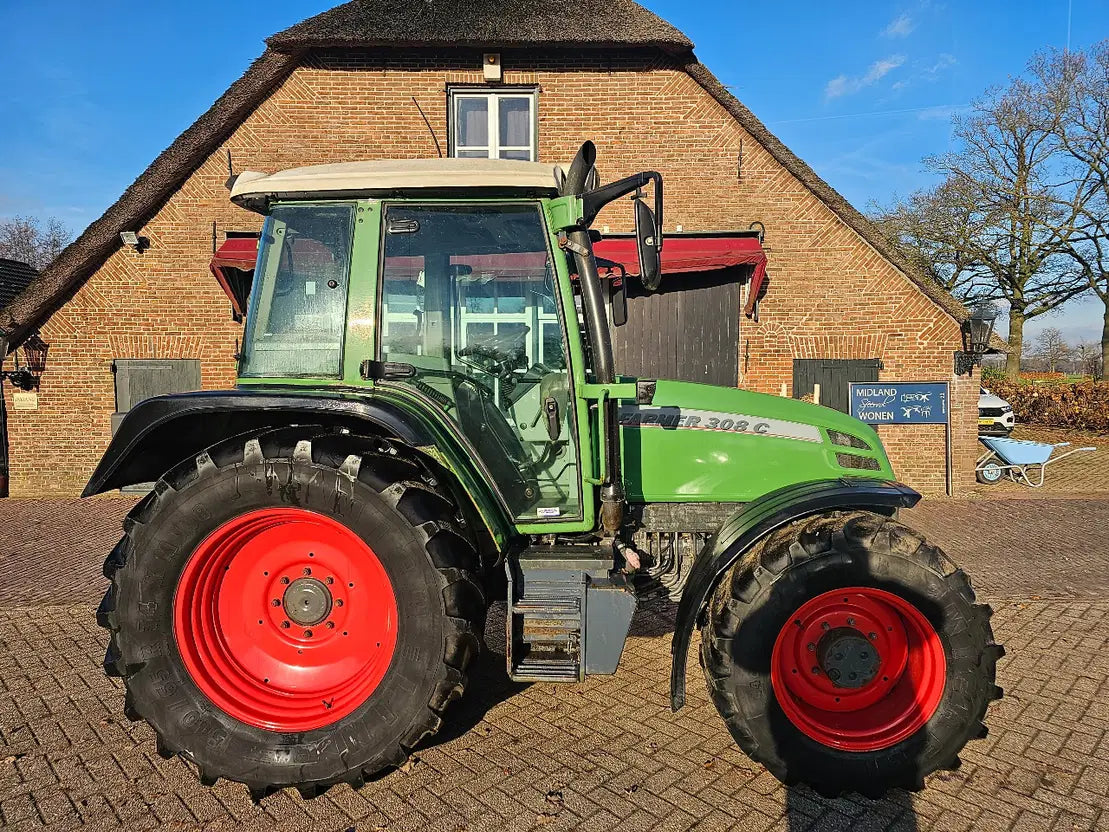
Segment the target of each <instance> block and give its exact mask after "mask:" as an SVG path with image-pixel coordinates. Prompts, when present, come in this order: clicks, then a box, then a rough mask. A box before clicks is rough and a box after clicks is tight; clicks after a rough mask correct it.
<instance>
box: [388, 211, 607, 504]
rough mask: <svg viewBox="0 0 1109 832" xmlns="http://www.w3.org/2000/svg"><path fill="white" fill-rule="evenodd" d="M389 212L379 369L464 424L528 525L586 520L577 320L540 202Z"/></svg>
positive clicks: (499, 485)
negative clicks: (570, 313) (575, 362)
mask: <svg viewBox="0 0 1109 832" xmlns="http://www.w3.org/2000/svg"><path fill="white" fill-rule="evenodd" d="M383 207H384V217H383V220H382V236H383V238H384V241H383V245H382V249H381V250H382V263H381V264H380V272H379V274H380V281H379V282H380V292H379V303H380V307H379V316H378V321H379V327H378V333H379V334H378V342H379V343H378V360H379V361H380V362H382V365H381V366H383V367H384V366H386V365H388V366H389V367H390V383H391V384H394V383H395V384H400V385H403V386H405V387H406V388H407V389H408V390H409V391H411V392H413V393H415V394H418V396H419V397H420V398H421V399H422V400H423V402H424V404H425V405H426V406H428V407H432V408H435V409H436V410H437V411H438V412H439V414H440V415H441V416H443V417H445V418H447V419H449V420H451V421H452V422H453V423H454V424H455V425H456V426H457V428H458V429H459V430H460V432H461V433H462V435H463V436H464V437H465V439H466V440H467V442H468V444H469V445H470V447H471V448H472V449H473V451H474V453H475V454H476V455H477V456H478V458H479V459H480V461H481V463H482V465H483V466H484V468H485V469H486V471H487V472H488V473H489V475H490V476H491V478H492V480H493V482H494V484H495V486H496V488H497V491H498V492H499V493H500V495H501V497H502V498H503V499H504V502H505V504H506V505H507V507H508V508H509V511H510V512H511V513H512V515H513V516H514V518H515V519H516V521H517V522H518V523H536V522H566V521H572V520H581V519H584V518H583V505H582V476H581V458H580V442H579V428H580V427H581V425H579V424H578V413H577V408H576V407H575V400H574V395H573V390H574V382H573V375H574V373H573V371H572V370H573V368H572V366H571V355H570V350H568V349H567V346H568V338H567V324H568V323H569V324H570V326H571V327H572V329H573V331H574V333H576V332H577V320H576V318H575V319H573V320H572V321H569V322H568V321H567V319H566V315H565V314H564V309H563V299H562V294H563V290H564V289H565V286H562V285H560V281H559V279H558V265H557V264H556V261H555V259H554V258H555V256H556V255H555V254H554V251H553V250H552V247H551V244H550V236H549V234H548V232H547V228H546V223H545V221H544V217H543V214H542V212H541V210H540V207H539V204H538V203H535V202H505V203H428V204H414V203H386V204H385V205H384V206H383ZM563 272H565V266H564V263H563ZM562 283H565V279H564V280H563V281H562ZM571 308H572V307H571ZM575 337H576V335H575ZM582 424H584V422H583V423H582ZM589 502H590V503H591V502H592V501H591V500H590V501H589Z"/></svg>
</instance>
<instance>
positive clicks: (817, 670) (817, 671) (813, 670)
mask: <svg viewBox="0 0 1109 832" xmlns="http://www.w3.org/2000/svg"><path fill="white" fill-rule="evenodd" d="M812 672H813V673H819V672H820V668H819V667H817V666H816V665H815V664H814V665H813V668H812Z"/></svg>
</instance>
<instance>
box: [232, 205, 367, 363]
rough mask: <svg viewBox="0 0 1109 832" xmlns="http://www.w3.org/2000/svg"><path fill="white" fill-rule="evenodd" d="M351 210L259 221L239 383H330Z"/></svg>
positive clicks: (304, 208)
mask: <svg viewBox="0 0 1109 832" xmlns="http://www.w3.org/2000/svg"><path fill="white" fill-rule="evenodd" d="M353 218H354V206H352V205H327V206H324V205H295V206H294V205H278V206H277V207H275V208H274V209H273V211H272V213H271V215H270V217H269V219H268V220H266V225H265V228H264V229H263V232H262V239H261V241H260V245H261V246H262V257H261V262H260V264H259V268H258V271H257V274H256V276H255V279H254V282H255V292H254V297H253V298H251V308H250V311H251V314H250V318H249V321H248V326H247V332H246V333H245V335H244V338H243V371H242V374H243V375H244V376H255V377H259V376H261V377H285V376H317V377H332V378H334V377H338V376H339V374H340V369H341V368H340V355H341V353H342V346H343V328H344V326H345V324H346V299H347V276H348V274H349V271H350V248H351V234H352V227H353V226H352V223H353Z"/></svg>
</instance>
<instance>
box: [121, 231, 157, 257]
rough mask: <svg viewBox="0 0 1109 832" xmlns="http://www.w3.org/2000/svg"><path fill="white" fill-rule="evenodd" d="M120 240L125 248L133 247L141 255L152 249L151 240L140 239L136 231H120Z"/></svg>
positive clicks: (146, 238)
mask: <svg viewBox="0 0 1109 832" xmlns="http://www.w3.org/2000/svg"><path fill="white" fill-rule="evenodd" d="M119 239H120V240H121V241H122V242H123V244H124V245H125V246H131V248H133V249H134V250H135V251H137V252H138V253H139V254H142V253H143V252H144V251H146V250H147V249H148V248H150V238H149V237H140V236H139V235H138V234H136V233H135V232H134V231H120V232H119Z"/></svg>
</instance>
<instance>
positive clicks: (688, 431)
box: [619, 381, 894, 502]
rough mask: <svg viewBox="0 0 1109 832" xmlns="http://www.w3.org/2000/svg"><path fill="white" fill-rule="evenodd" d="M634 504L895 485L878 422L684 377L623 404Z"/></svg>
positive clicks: (627, 484) (626, 464)
mask: <svg viewBox="0 0 1109 832" xmlns="http://www.w3.org/2000/svg"><path fill="white" fill-rule="evenodd" d="M619 420H620V427H621V444H622V449H621V450H622V454H623V463H624V464H623V472H624V486H625V488H626V489H627V494H628V499H629V500H630V501H632V502H710V501H711V502H748V501H750V500H753V499H755V498H757V497H759V496H761V495H763V494H767V493H769V492H771V491H774V490H775V489H777V488H780V487H782V486H785V485H790V484H793V483H798V482H804V481H808V480H826V479H838V478H840V477H851V476H856V477H868V478H871V479H881V480H892V479H894V473H893V469H892V468H891V466H890V463H889V459H888V458H887V457H886V452H885V449H884V448H883V447H882V443H881V440H879V438H878V434H877V433H875V431H874V429H873V428H871V427H870V426H869V425H865V424H863V423H862V422H860V421H859V420H857V419H854V418H852V417H851V416H848V415H847V414H845V413H840V412H839V411H838V410H832V409H830V408H827V407H821V406H819V405H814V404H809V403H807V402H802V401H797V400H796V399H787V398H783V397H779V396H769V395H766V394H764V393H752V392H750V391H747V390H737V389H735V388H730V387H713V386H710V385H707V384H693V383H690V382H683V381H659V382H658V383H657V386H656V388H655V395H654V399H653V401H652V402H651V404H649V405H648V404H636V403H634V402H621V404H620V408H619Z"/></svg>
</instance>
